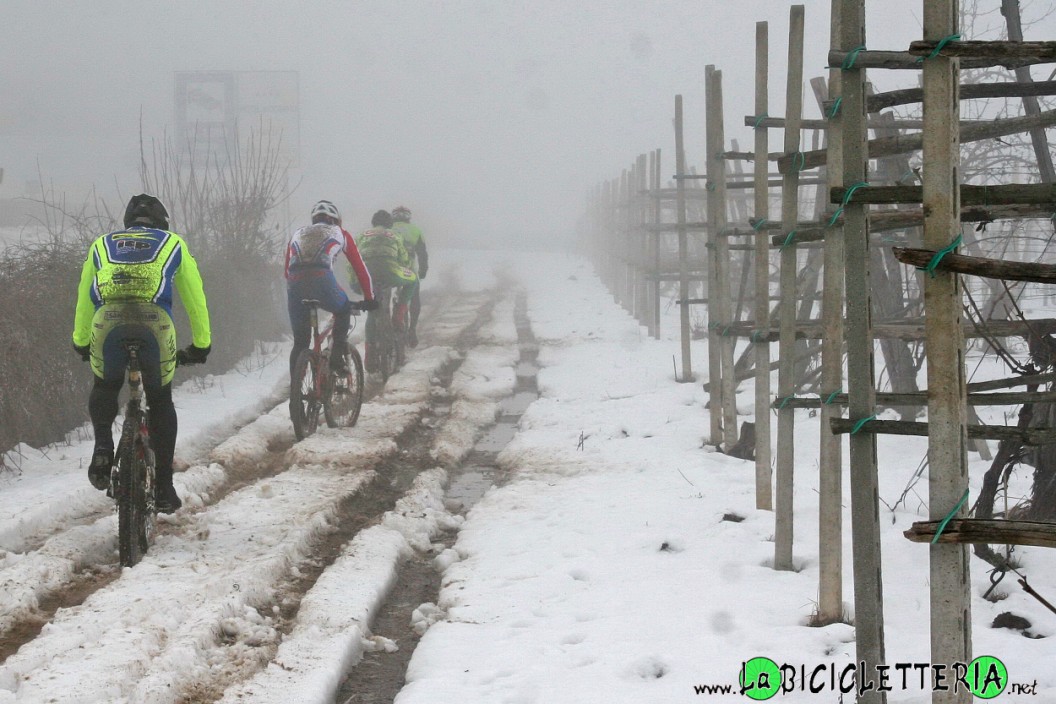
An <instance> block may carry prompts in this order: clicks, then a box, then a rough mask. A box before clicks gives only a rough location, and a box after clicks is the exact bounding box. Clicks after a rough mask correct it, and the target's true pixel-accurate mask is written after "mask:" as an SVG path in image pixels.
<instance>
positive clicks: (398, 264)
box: [356, 210, 418, 369]
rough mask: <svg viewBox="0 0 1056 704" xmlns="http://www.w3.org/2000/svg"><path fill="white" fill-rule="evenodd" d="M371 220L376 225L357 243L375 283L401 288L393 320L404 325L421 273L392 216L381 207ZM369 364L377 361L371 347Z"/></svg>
mask: <svg viewBox="0 0 1056 704" xmlns="http://www.w3.org/2000/svg"><path fill="white" fill-rule="evenodd" d="M370 224H371V225H372V226H373V227H371V228H370V229H369V230H366V231H364V232H362V233H360V234H359V235H358V236H357V237H356V244H358V245H359V251H360V253H361V254H362V255H363V261H365V262H366V263H367V268H368V269H370V275H371V277H373V279H374V281H375V282H376V284H377V285H378V286H392V287H395V288H398V289H399V295H398V296H397V299H396V309H395V310H394V311H393V312H392V320H393V322H394V323H395V324H396V325H397V326H399V325H403V324H404V321H405V320H406V319H407V309H408V305H409V304H410V302H411V301H412V300H414V298H415V295H416V294H417V293H418V275H417V274H415V273H414V270H413V269H411V266H410V265H411V259H410V256H409V255H408V254H407V249H406V248H405V247H404V246H403V240H401V239H400V236H399V235H397V234H396V233H395V232H394V231H393V230H392V229H391V228H392V216H391V215H390V214H389V213H388V212H387V211H385V210H379V211H378V212H376V213H374V217H372V218H371V220H370ZM366 364H367V368H368V369H371V368H372V367H373V364H374V360H373V358H372V355H371V352H370V350H369V349H368V350H367V359H366Z"/></svg>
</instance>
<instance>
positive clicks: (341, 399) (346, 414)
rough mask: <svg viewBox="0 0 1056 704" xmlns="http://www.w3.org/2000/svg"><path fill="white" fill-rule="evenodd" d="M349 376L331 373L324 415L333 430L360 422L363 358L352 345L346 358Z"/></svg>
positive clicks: (324, 399)
mask: <svg viewBox="0 0 1056 704" xmlns="http://www.w3.org/2000/svg"><path fill="white" fill-rule="evenodd" d="M345 362H346V363H347V367H348V374H346V375H345V376H344V377H343V378H339V377H338V375H337V374H335V373H331V374H330V375H329V377H328V383H327V387H326V392H325V395H324V397H323V415H324V416H325V417H326V424H327V425H328V426H329V427H331V428H351V427H352V426H354V425H355V424H356V422H357V421H358V420H359V411H360V408H362V406H363V358H362V357H360V356H359V350H357V349H356V348H355V346H354V345H352V344H351V343H350V344H349V346H348V354H347V355H346V356H345Z"/></svg>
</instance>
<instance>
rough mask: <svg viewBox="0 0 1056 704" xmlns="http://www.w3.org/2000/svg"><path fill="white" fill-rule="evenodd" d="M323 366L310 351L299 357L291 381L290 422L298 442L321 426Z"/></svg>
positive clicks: (302, 353) (305, 351)
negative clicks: (321, 376)
mask: <svg viewBox="0 0 1056 704" xmlns="http://www.w3.org/2000/svg"><path fill="white" fill-rule="evenodd" d="M320 366H321V364H320V363H319V362H318V361H317V360H316V359H315V355H314V354H313V353H312V352H311V351H310V350H304V351H303V352H301V354H300V356H298V357H297V364H296V366H294V368H293V378H292V379H290V420H291V421H293V432H294V434H295V435H296V436H297V439H298V440H304V439H305V438H306V437H308V436H309V435H311V434H312V433H314V432H315V429H316V428H317V427H318V426H319V411H320V410H322V403H321V401H322V399H321V398H320V393H319V384H318V382H319V381H320V379H319V376H320V370H319V367H320Z"/></svg>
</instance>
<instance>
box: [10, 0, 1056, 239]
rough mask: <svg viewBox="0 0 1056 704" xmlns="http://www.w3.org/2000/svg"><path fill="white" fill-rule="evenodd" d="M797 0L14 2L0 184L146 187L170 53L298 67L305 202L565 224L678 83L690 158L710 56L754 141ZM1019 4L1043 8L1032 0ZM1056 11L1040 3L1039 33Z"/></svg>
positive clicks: (890, 21) (664, 111) (428, 223)
mask: <svg viewBox="0 0 1056 704" xmlns="http://www.w3.org/2000/svg"><path fill="white" fill-rule="evenodd" d="M791 4H792V3H789V2H784V1H780V0H672V1H670V2H645V1H643V0H635V1H633V2H632V1H631V0H517V1H507V0H421V1H411V0H347V1H337V0H304V1H302V2H279V1H277V0H239V1H237V2H236V1H231V0H228V1H212V0H210V1H206V0H185V1H184V2H162V1H160V0H135V1H132V0H93V1H92V2H74V1H73V0H70V1H59V0H4V3H3V21H2V22H0V61H2V62H3V67H4V68H3V72H2V74H0V96H2V100H0V167H4V168H5V169H6V173H7V178H6V179H5V184H4V185H3V190H2V191H0V192H2V193H3V194H4V195H11V191H12V189H14V190H19V189H20V187H21V185H22V184H24V183H25V181H26V180H30V179H34V178H36V170H37V163H38V161H39V164H40V169H41V171H42V173H43V174H44V176H45V178H48V179H52V180H54V181H55V182H56V184H57V185H59V186H60V187H62V188H68V189H71V190H72V191H76V190H77V189H79V188H83V187H84V186H85V185H86V184H92V183H94V184H96V185H97V186H99V187H100V190H102V191H103V192H104V193H105V194H107V195H109V194H111V193H113V192H114V189H115V185H114V184H115V176H116V183H117V186H118V187H120V188H121V189H122V194H123V195H127V194H128V193H130V192H131V191H132V189H135V188H136V187H137V186H138V180H137V178H136V175H135V164H136V155H137V150H138V146H137V133H138V126H139V119H140V111H141V110H142V115H143V124H144V128H145V132H146V133H147V134H148V135H149V136H158V135H160V134H161V133H162V131H163V130H164V129H166V128H168V129H170V130H171V123H172V115H173V108H172V100H173V98H172V96H173V73H174V72H175V71H199V70H295V71H298V72H299V74H300V94H301V148H302V151H301V154H302V163H301V166H302V168H300V169H299V170H298V171H297V172H296V174H295V175H296V176H298V177H300V178H302V179H303V183H302V186H301V187H300V189H299V190H298V191H297V193H296V195H295V198H294V215H297V213H298V212H299V210H305V211H306V210H307V208H308V206H309V205H310V204H311V202H312V201H314V200H315V199H317V198H323V197H325V198H329V199H332V200H334V201H335V202H337V203H338V205H339V206H340V207H342V209H343V210H344V211H345V213H346V224H347V225H348V226H349V227H350V228H356V227H358V226H361V225H362V226H365V225H366V223H367V220H368V219H369V217H370V214H371V213H372V212H373V211H374V210H376V209H378V208H382V207H390V208H391V207H392V206H394V205H396V204H397V203H404V204H406V205H408V206H410V207H411V208H412V210H414V211H415V212H416V214H417V217H416V220H417V221H419V222H421V223H422V224H423V226H425V227H426V231H427V233H429V232H430V231H432V232H433V233H434V235H435V238H436V239H437V240H440V241H446V242H450V243H455V242H456V241H457V240H458V239H460V237H459V235H465V236H468V237H469V238H470V239H471V240H475V241H486V240H489V239H495V240H499V239H510V238H512V240H513V241H522V242H523V241H525V240H526V239H536V238H538V239H543V240H553V239H554V238H556V237H561V236H565V235H566V234H567V233H568V231H569V230H570V229H571V227H572V224H573V222H574V220H575V218H576V217H577V215H578V214H579V210H580V207H581V205H582V202H583V197H584V195H585V193H586V192H587V191H588V189H589V188H590V187H591V186H592V185H593V184H595V183H597V182H598V181H599V180H601V179H605V178H611V177H612V176H614V175H617V174H618V173H619V171H620V170H621V169H622V168H624V166H626V165H627V164H628V163H630V161H631V160H632V159H633V158H634V156H635V155H636V154H639V153H641V152H645V151H648V150H650V149H653V148H655V147H661V148H663V149H664V150H665V154H667V155H670V154H671V150H672V148H671V145H672V134H671V117H672V111H673V102H674V97H673V96H674V95H675V94H676V93H682V94H683V95H684V96H685V100H686V111H687V129H688V130H690V132H691V134H690V135H689V137H688V146H689V149H690V160H691V161H694V162H699V161H700V156H699V152H700V149H701V146H702V142H703V129H704V125H703V115H702V113H703V77H704V67H705V65H707V64H711V63H713V64H715V65H716V66H717V67H718V68H720V69H721V70H722V71H723V77H724V90H725V103H726V109H727V119H726V128H727V137H728V138H738V137H739V138H740V139H741V141H742V144H748V143H750V130H746V129H745V128H743V127H740V126H739V125H740V124H741V122H742V116H743V115H744V114H747V113H749V112H751V105H752V72H753V64H754V58H753V56H754V49H753V46H752V43H753V38H754V31H755V30H754V27H755V23H756V21H759V20H768V21H769V22H770V32H771V62H772V63H771V80H772V83H773V89H772V103H771V114H778V113H780V111H781V104H782V103H783V95H784V88H783V74H784V63H785V54H786V51H787V47H786V39H787V27H788V8H789V6H790V5H791ZM803 4H805V5H806V9H807V32H808V51H807V57H806V74H807V77H808V78H809V77H811V76H815V75H822V73H823V70H824V65H825V54H826V51H827V48H828V13H829V3H828V0H806V2H804V3H803ZM869 4H870V13H869V27H868V32H869V45H870V47H871V48H890V49H901V48H905V46H906V45H907V43H908V42H909V41H911V40H912V39H915V38H918V37H919V35H920V29H919V19H918V18H919V16H920V0H872V1H871V2H870V3H869ZM983 4H984V5H985V3H983ZM1046 4H1047V3H1035V7H1037V6H1045V5H1046ZM990 5H992V6H993V7H995V8H996V7H997V6H998V5H999V3H998V2H997V0H993V2H992V3H990ZM1024 12H1025V14H1028V15H1029V14H1031V13H1033V14H1035V15H1036V14H1037V11H1036V9H1032V7H1031V6H1030V5H1028V4H1027V3H1024ZM999 21H1000V17H999V16H996V19H995V20H994V21H993V22H991V24H996V23H997V22H999ZM1053 28H1054V23H1053V21H1052V20H1046V21H1045V23H1043V25H1040V26H1039V27H1035V28H1032V29H1030V30H1028V33H1031V34H1032V35H1033V36H1032V37H1031V36H1028V38H1036V39H1044V38H1048V37H1047V36H1044V35H1043V34H1042V30H1048V32H1047V34H1048V36H1049V37H1051V35H1052V29H1053ZM874 79H876V80H878V81H879V82H881V86H882V87H889V86H894V85H896V81H899V83H898V85H907V84H912V81H913V80H914V79H913V78H912V77H910V76H896V77H890V76H874ZM907 82H908V83H907ZM888 84H889V85H888ZM808 105H809V103H808ZM811 108H812V109H813V106H811ZM671 163H672V162H671V161H670V160H668V161H667V165H670V164H671ZM670 171H671V169H670V168H669V167H668V166H665V175H666V174H667V173H669V172H670Z"/></svg>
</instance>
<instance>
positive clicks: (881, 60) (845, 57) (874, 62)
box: [829, 45, 1046, 71]
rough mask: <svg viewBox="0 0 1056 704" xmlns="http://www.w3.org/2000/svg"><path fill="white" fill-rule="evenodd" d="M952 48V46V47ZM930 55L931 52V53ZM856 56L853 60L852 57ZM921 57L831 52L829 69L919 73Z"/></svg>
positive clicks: (983, 62)
mask: <svg viewBox="0 0 1056 704" xmlns="http://www.w3.org/2000/svg"><path fill="white" fill-rule="evenodd" d="M951 46H952V45H951ZM929 53H930V52H929ZM852 54H853V55H854V58H853V60H852V59H851V55H852ZM920 59H921V57H920V56H918V55H916V54H911V53H909V52H908V51H874V50H864V51H857V52H855V51H830V52H829V68H841V67H842V66H844V65H845V62H850V63H851V64H852V66H853V68H855V69H867V68H882V69H888V70H893V71H900V70H901V71H919V70H921V67H922V66H923V65H924V62H922V61H921V60H920ZM960 63H961V68H962V69H969V68H989V67H991V66H1004V67H1005V68H1016V67H1018V66H1030V65H1031V64H1037V63H1046V61H1038V60H1035V58H1027V57H1023V58H1017V59H1003V60H994V59H989V58H983V59H962V60H961V62H960Z"/></svg>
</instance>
